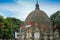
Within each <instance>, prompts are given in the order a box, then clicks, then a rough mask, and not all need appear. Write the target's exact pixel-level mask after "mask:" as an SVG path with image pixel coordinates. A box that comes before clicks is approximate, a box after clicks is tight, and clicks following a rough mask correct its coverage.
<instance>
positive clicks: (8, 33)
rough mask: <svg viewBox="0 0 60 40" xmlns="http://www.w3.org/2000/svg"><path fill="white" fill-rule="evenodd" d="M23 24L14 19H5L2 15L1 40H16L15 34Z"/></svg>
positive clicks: (0, 25) (0, 19) (0, 21)
mask: <svg viewBox="0 0 60 40" xmlns="http://www.w3.org/2000/svg"><path fill="white" fill-rule="evenodd" d="M21 23H22V21H21V20H19V19H16V18H14V17H7V18H5V19H4V18H3V16H1V15H0V39H1V38H5V39H11V38H14V32H15V31H16V30H18V29H19V26H20V24H21ZM11 25H12V27H11ZM2 26H4V27H2Z"/></svg>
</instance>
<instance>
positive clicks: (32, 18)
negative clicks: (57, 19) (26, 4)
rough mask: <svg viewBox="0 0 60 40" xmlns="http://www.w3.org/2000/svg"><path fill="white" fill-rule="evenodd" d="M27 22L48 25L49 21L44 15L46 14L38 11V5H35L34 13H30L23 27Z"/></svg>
mask: <svg viewBox="0 0 60 40" xmlns="http://www.w3.org/2000/svg"><path fill="white" fill-rule="evenodd" d="M28 22H32V24H33V25H34V23H36V22H38V23H39V25H40V24H47V25H48V24H49V23H50V20H49V17H48V16H47V15H46V13H45V12H44V11H42V10H40V9H39V4H38V3H37V4H36V8H35V10H34V11H32V12H31V13H30V14H29V15H28V16H27V18H26V20H25V25H27V24H28Z"/></svg>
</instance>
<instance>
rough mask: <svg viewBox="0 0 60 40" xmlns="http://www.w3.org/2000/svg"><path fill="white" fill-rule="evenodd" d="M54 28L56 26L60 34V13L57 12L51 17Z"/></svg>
mask: <svg viewBox="0 0 60 40" xmlns="http://www.w3.org/2000/svg"><path fill="white" fill-rule="evenodd" d="M50 19H51V22H52V26H54V25H56V28H57V30H58V32H59V33H60V11H57V12H55V13H54V14H52V15H51V16H50Z"/></svg>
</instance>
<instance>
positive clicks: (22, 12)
mask: <svg viewBox="0 0 60 40" xmlns="http://www.w3.org/2000/svg"><path fill="white" fill-rule="evenodd" d="M36 1H37V0H0V15H2V16H3V17H5V18H6V17H15V18H17V19H20V20H22V21H24V20H25V19H26V17H27V16H28V14H29V13H30V12H31V11H33V10H35V4H36ZM38 2H39V6H40V9H41V10H43V11H44V12H45V13H46V14H47V15H48V16H49V17H50V16H51V15H52V14H53V13H54V12H56V11H58V10H60V0H38Z"/></svg>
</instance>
